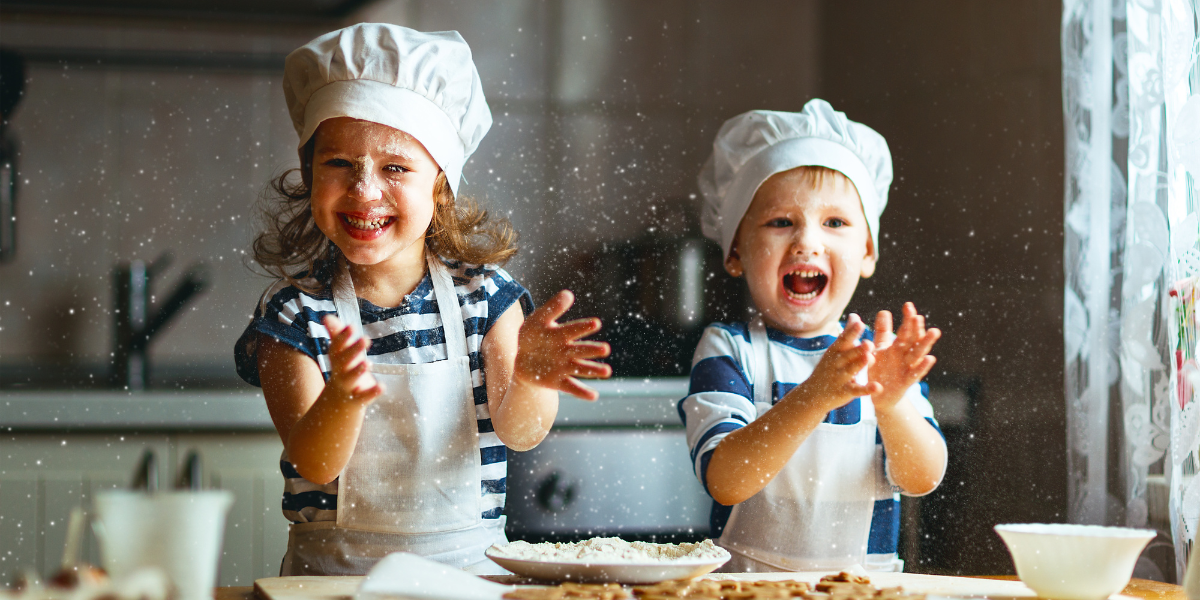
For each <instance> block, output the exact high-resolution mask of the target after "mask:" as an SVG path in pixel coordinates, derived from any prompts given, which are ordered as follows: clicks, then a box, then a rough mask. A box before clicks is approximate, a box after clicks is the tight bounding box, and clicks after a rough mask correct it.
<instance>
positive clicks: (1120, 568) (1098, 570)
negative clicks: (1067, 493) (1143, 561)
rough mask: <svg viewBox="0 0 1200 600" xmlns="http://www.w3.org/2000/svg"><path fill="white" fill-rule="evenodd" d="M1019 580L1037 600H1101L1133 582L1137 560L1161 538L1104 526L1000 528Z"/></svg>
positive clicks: (1063, 524) (1020, 525) (1142, 530)
mask: <svg viewBox="0 0 1200 600" xmlns="http://www.w3.org/2000/svg"><path fill="white" fill-rule="evenodd" d="M995 529H996V533H998V534H1000V538H1001V539H1003V540H1004V544H1005V545H1006V546H1008V551H1009V553H1010V554H1012V557H1013V563H1014V564H1015V565H1016V567H1017V576H1018V577H1020V578H1021V581H1022V582H1024V583H1025V585H1028V586H1029V587H1030V588H1032V589H1033V591H1035V592H1037V594H1038V596H1040V597H1043V598H1054V599H1055V600H1101V599H1103V598H1108V597H1109V596H1111V595H1113V594H1115V593H1117V592H1119V591H1121V590H1122V589H1124V587H1125V586H1126V585H1127V584H1128V583H1129V580H1130V579H1131V578H1132V577H1133V566H1134V563H1135V562H1137V558H1138V555H1139V554H1141V552H1142V549H1143V548H1145V547H1146V544H1148V543H1150V540H1152V539H1154V536H1155V535H1157V534H1156V533H1155V532H1154V531H1153V530H1149V529H1130V528H1127V527H1102V526H1099V525H1074V524H1065V523H1057V524H1043V523H1021V524H1004V525H996V527H995Z"/></svg>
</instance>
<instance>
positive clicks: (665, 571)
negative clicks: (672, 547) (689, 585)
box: [484, 548, 729, 584]
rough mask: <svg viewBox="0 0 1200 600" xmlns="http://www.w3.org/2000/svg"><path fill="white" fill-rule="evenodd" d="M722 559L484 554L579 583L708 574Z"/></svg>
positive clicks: (518, 568)
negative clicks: (623, 560)
mask: <svg viewBox="0 0 1200 600" xmlns="http://www.w3.org/2000/svg"><path fill="white" fill-rule="evenodd" d="M722 552H724V553H725V556H724V558H715V559H714V558H705V559H699V560H697V559H690V560H688V559H679V560H672V561H657V562H646V563H586V562H551V561H544V560H519V559H515V558H504V557H503V556H497V555H496V554H495V553H494V551H493V549H492V548H488V549H487V551H486V552H484V554H486V555H487V557H488V558H490V559H492V561H493V562H495V563H496V564H498V565H500V566H502V567H504V568H505V569H508V570H509V571H512V572H513V573H515V574H517V575H520V576H522V577H529V578H530V579H542V580H545V581H576V582H580V583H632V584H647V583H658V582H660V581H667V580H670V579H688V578H691V577H699V576H701V575H704V574H707V573H711V572H712V571H713V570H714V569H716V568H717V567H719V566H721V565H723V564H725V563H726V562H728V561H729V553H728V552H725V550H724V549H722Z"/></svg>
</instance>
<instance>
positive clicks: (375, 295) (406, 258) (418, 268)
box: [342, 244, 426, 307]
mask: <svg viewBox="0 0 1200 600" xmlns="http://www.w3.org/2000/svg"><path fill="white" fill-rule="evenodd" d="M342 260H345V258H343V259H342ZM348 266H349V267H350V277H351V279H352V280H353V281H354V294H355V295H356V296H358V297H359V298H363V299H364V300H366V301H368V302H370V303H371V304H374V305H375V306H383V307H394V306H400V304H401V303H403V302H404V297H405V296H407V295H409V294H411V293H413V290H415V289H417V286H418V285H420V284H421V280H422V279H424V278H425V269H426V265H425V244H420V245H419V246H418V247H417V249H416V251H415V252H406V253H405V255H402V256H397V257H394V258H392V259H390V260H387V261H384V262H381V263H376V264H373V265H358V264H354V263H349V262H348Z"/></svg>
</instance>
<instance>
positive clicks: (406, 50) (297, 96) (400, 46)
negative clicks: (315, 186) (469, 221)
mask: <svg viewBox="0 0 1200 600" xmlns="http://www.w3.org/2000/svg"><path fill="white" fill-rule="evenodd" d="M283 94H284V96H285V97H286V98H287V105H288V111H289V112H290V113H291V116H292V124H293V125H294V126H295V127H296V133H297V134H299V135H300V147H301V148H303V147H304V144H305V143H306V142H308V140H309V138H311V137H312V135H313V132H314V131H316V129H317V126H318V125H320V124H321V122H322V121H324V120H326V119H332V118H334V117H352V118H355V119H362V120H364V121H371V122H374V123H380V124H382V125H387V126H388V127H392V128H395V129H399V130H401V131H404V132H406V133H408V134H409V135H411V136H413V137H415V138H416V139H417V141H419V142H421V144H422V145H424V146H425V149H426V150H428V151H429V154H430V155H431V156H433V159H434V160H435V161H437V163H438V166H440V167H441V168H442V170H443V171H445V173H446V179H447V180H448V181H449V183H450V188H451V189H452V190H453V191H454V194H455V195H456V196H457V195H458V182H459V179H461V176H462V167H463V164H464V163H466V162H467V158H469V157H470V156H471V153H473V152H475V149H476V148H478V147H479V141H480V140H482V139H483V136H484V135H485V134H487V132H488V129H491V127H492V111H491V110H490V109H488V105H487V100H486V99H484V97H483V86H482V85H480V82H479V72H478V71H476V70H475V63H474V62H472V60H471V48H470V47H469V46H467V42H466V41H464V40H463V38H462V36H460V35H459V34H458V32H457V31H442V32H436V33H422V32H420V31H414V30H412V29H409V28H407V27H400V26H398V25H388V24H385V23H360V24H358V25H353V26H350V27H346V28H344V29H339V30H337V31H331V32H329V33H327V34H325V35H322V36H320V37H318V38H316V39H314V40H313V41H311V42H309V43H307V44H305V45H303V46H301V47H299V48H297V49H296V50H295V51H293V52H292V53H291V54H289V55H288V57H287V61H286V62H285V63H284V67H283Z"/></svg>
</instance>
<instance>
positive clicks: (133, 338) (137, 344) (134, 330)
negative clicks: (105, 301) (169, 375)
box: [110, 252, 209, 390]
mask: <svg viewBox="0 0 1200 600" xmlns="http://www.w3.org/2000/svg"><path fill="white" fill-rule="evenodd" d="M171 260H172V256H171V254H170V253H169V252H164V253H163V254H161V255H160V256H159V257H158V258H156V259H155V260H154V262H152V263H150V264H149V265H147V264H146V263H145V261H141V260H131V261H128V262H122V263H120V264H118V265H117V267H116V268H115V269H114V270H113V284H114V288H115V292H116V307H115V309H114V310H113V319H114V333H115V336H114V339H113V353H112V357H113V363H112V366H113V368H112V373H111V376H110V383H111V384H112V385H113V386H115V387H118V388H124V389H127V390H144V389H146V383H147V381H149V378H150V365H149V363H148V361H147V350H148V348H149V346H150V340H151V339H153V337H154V335H155V334H156V333H158V332H159V331H161V330H162V329H163V328H164V327H165V326H166V325H167V323H169V322H170V321H171V319H172V318H173V317H174V316H175V315H176V314H177V313H178V312H179V311H180V310H182V309H183V308H184V307H185V306H187V304H188V302H190V301H191V300H192V299H193V298H195V297H196V296H197V295H199V294H200V293H201V292H203V291H204V290H205V289H207V288H208V285H209V272H208V265H207V264H206V263H204V262H203V261H199V262H196V263H195V264H193V265H192V266H191V268H190V269H188V271H187V273H186V274H184V276H183V279H182V280H181V281H180V282H179V284H178V285H176V286H175V290H174V291H173V292H171V294H170V295H169V296H167V299H166V300H164V301H162V302H161V303H159V304H158V308H157V310H153V311H152V310H151V308H152V307H151V304H153V302H152V298H153V295H152V294H151V293H150V282H151V280H152V279H153V278H154V276H155V275H158V274H159V273H161V272H162V271H163V270H165V269H166V268H167V266H169V265H170V264H171Z"/></svg>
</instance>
